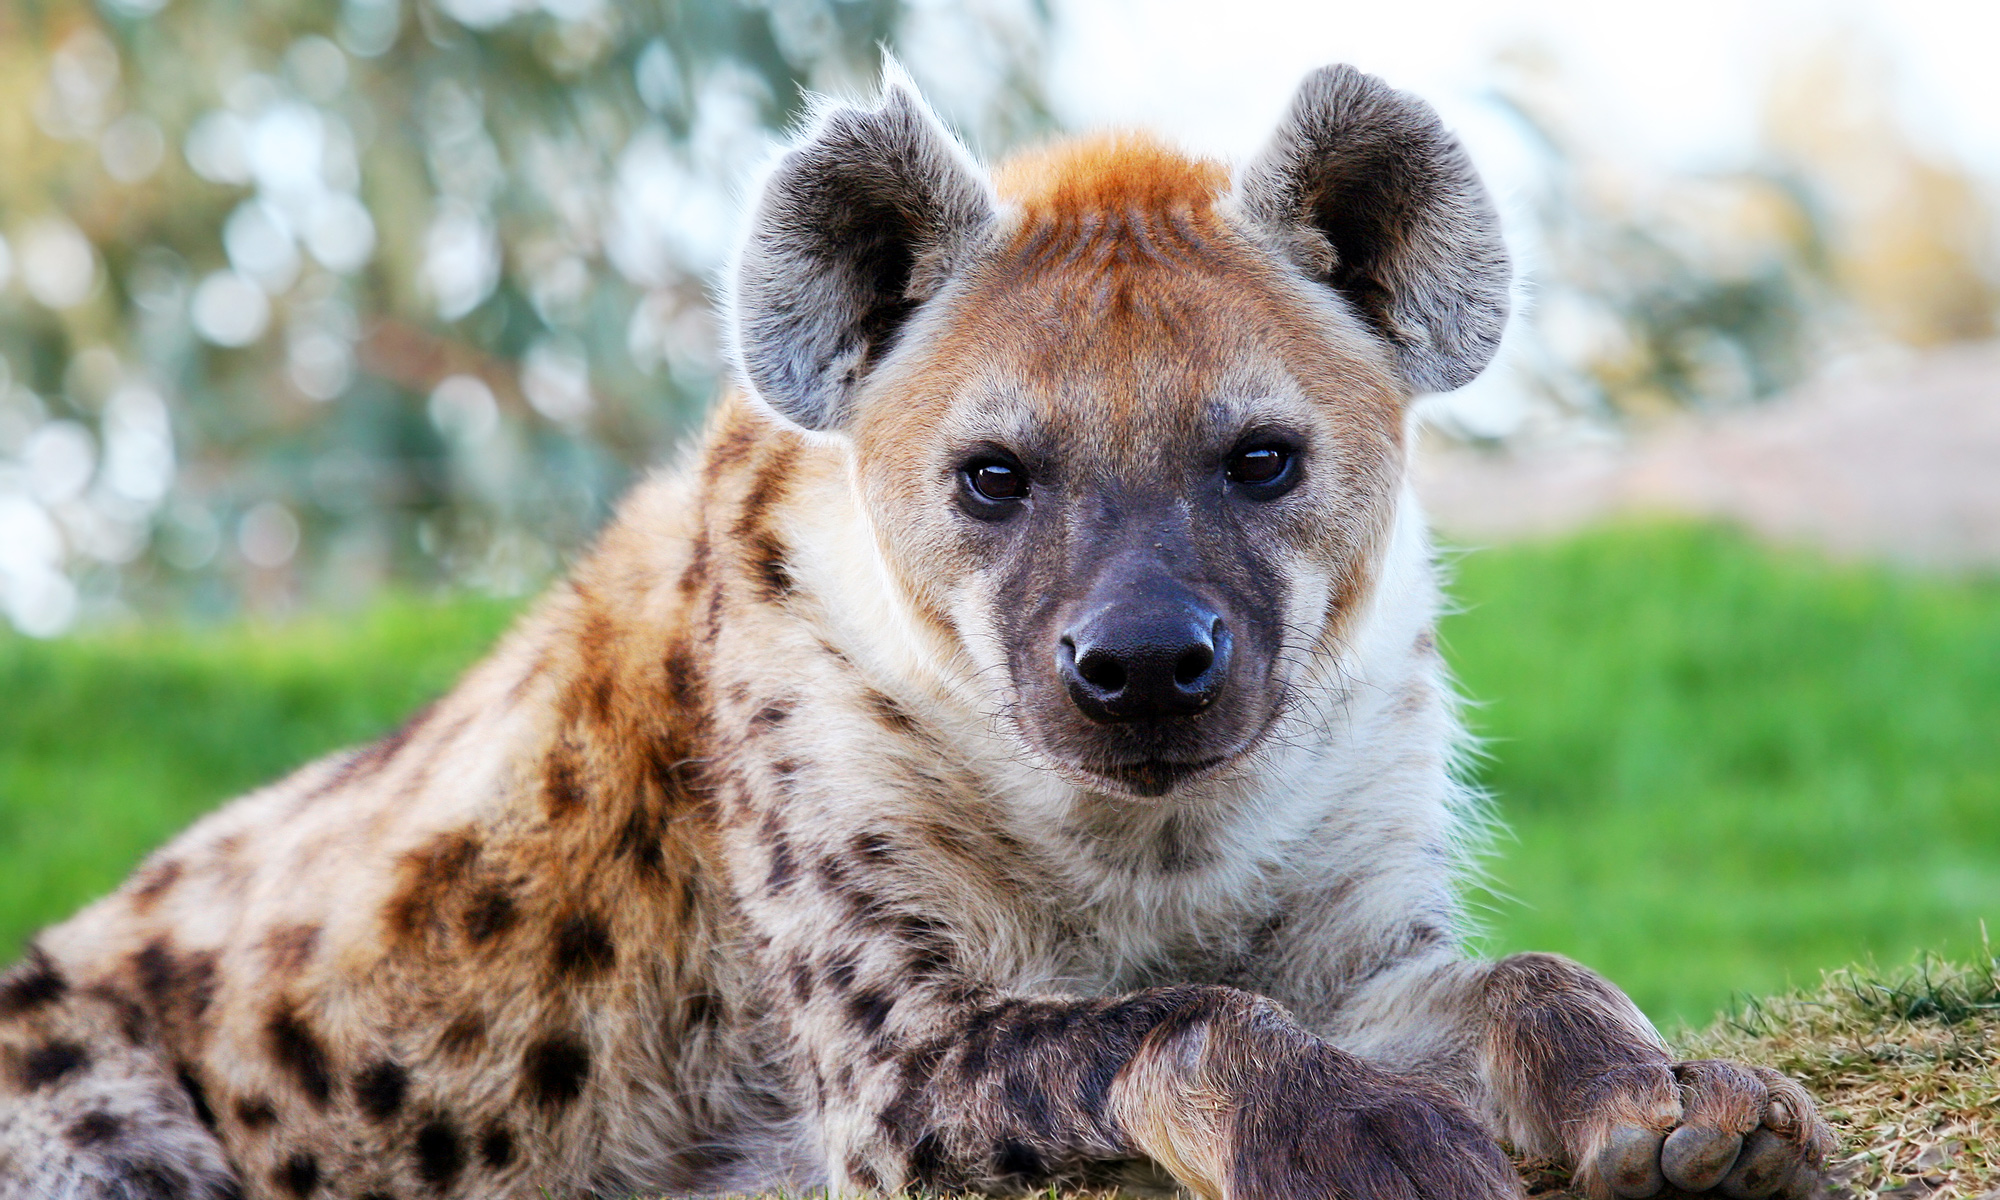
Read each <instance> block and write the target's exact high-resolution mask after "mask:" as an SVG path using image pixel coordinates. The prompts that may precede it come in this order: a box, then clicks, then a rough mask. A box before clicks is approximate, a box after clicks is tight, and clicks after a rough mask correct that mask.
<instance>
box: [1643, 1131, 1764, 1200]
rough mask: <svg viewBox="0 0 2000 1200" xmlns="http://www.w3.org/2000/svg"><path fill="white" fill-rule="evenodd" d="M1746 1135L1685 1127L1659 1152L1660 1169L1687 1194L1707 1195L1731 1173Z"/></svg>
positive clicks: (1669, 1139)
mask: <svg viewBox="0 0 2000 1200" xmlns="http://www.w3.org/2000/svg"><path fill="white" fill-rule="evenodd" d="M1742 1146H1743V1135H1742V1134H1739V1133H1731V1132H1729V1131H1728V1130H1726V1129H1716V1128H1713V1127H1704V1126H1699V1125H1683V1126H1681V1127H1680V1128H1679V1129H1676V1130H1674V1132H1673V1133H1672V1134H1671V1135H1669V1136H1668V1138H1667V1142H1666V1145H1665V1146H1663V1147H1661V1149H1660V1170H1661V1172H1662V1173H1663V1174H1665V1175H1666V1177H1667V1180H1668V1182H1670V1183H1672V1184H1673V1185H1674V1186H1675V1187H1677V1188H1679V1189H1680V1190H1681V1191H1684V1192H1705V1191H1707V1190H1709V1189H1710V1188H1712V1187H1714V1186H1715V1185H1716V1184H1718V1183H1720V1182H1721V1181H1722V1178H1723V1176H1725V1175H1727V1174H1728V1173H1729V1167H1730V1164H1731V1163H1734V1162H1735V1161H1736V1153H1737V1151H1738V1150H1740V1149H1741V1148H1742Z"/></svg>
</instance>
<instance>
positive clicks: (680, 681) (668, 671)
mask: <svg viewBox="0 0 2000 1200" xmlns="http://www.w3.org/2000/svg"><path fill="white" fill-rule="evenodd" d="M660 670H661V674H662V676H663V678H664V679H665V682H666V686H667V699H668V700H669V701H670V702H672V704H673V706H674V708H676V709H678V710H680V711H681V712H693V711H695V710H696V709H698V708H700V706H701V677H700V675H699V674H698V673H697V672H696V669H695V665H694V656H693V655H692V654H690V653H688V648H687V647H686V646H685V645H683V644H681V643H679V642H676V643H674V645H673V647H672V648H671V649H669V650H668V651H667V653H666V657H664V658H662V659H661V660H660Z"/></svg>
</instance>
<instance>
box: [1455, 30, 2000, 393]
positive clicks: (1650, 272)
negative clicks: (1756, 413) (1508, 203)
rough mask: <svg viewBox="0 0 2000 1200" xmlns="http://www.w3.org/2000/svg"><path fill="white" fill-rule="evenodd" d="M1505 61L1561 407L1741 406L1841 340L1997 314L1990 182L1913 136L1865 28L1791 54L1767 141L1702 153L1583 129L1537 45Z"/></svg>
mask: <svg viewBox="0 0 2000 1200" xmlns="http://www.w3.org/2000/svg"><path fill="white" fill-rule="evenodd" d="M1496 66H1497V70H1496V74H1495V86H1494V87H1493V89H1492V92H1491V94H1490V98H1491V99H1492V101H1493V102H1494V103H1495V104H1496V106H1497V107H1498V108H1499V109H1500V110H1502V111H1503V112H1505V113H1507V114H1508V115H1509V116H1511V117H1512V118H1513V119H1514V121H1515V123H1516V125H1517V127H1518V128H1519V129H1520V130H1521V131H1522V132H1523V133H1524V134H1525V135H1526V138H1527V141H1528V143H1529V144H1530V146H1531V147H1532V148H1533V149H1534V151H1535V152H1536V153H1537V155H1538V156H1539V158H1540V159H1541V162H1542V165H1543V170H1542V173H1541V174H1542V184H1541V186H1540V188H1539V189H1538V190H1537V191H1536V192H1535V193H1533V194H1532V195H1531V196H1530V197H1529V198H1528V199H1529V201H1530V204H1531V208H1532V212H1533V214H1534V216H1535V218H1536V219H1535V221H1534V226H1533V228H1532V229H1529V230H1525V231H1517V232H1519V233H1523V234H1525V236H1526V239H1527V240H1528V241H1530V242H1532V243H1533V251H1532V253H1531V255H1530V256H1529V257H1530V258H1531V259H1532V261H1534V262H1535V264H1536V265H1537V267H1538V268H1539V269H1538V271H1537V277H1536V278H1535V280H1534V293H1533V305H1532V308H1531V312H1532V320H1531V321H1529V322H1526V323H1524V329H1525V332H1526V335H1527V336H1526V337H1525V338H1524V339H1523V341H1524V342H1525V343H1526V344H1525V345H1524V346H1523V347H1522V350H1523V352H1524V353H1523V357H1524V359H1525V361H1526V363H1527V364H1528V366H1529V373H1530V374H1531V376H1532V377H1533V379H1534V382H1535V384H1536V385H1537V386H1538V388H1539V390H1541V391H1542V392H1543V393H1544V394H1545V395H1546V396H1547V397H1548V398H1549V399H1551V400H1553V401H1554V408H1555V409H1556V411H1558V412H1560V413H1563V414H1568V415H1572V416H1573V415H1576V414H1583V415H1585V416H1587V417H1591V418H1596V419H1600V420H1606V421H1610V422H1614V423H1620V422H1625V421H1629V420H1631V419H1634V418H1638V419H1645V418H1649V417H1655V416H1659V415H1661V414H1665V413H1669V412H1677V411H1681V410H1685V409H1689V408H1695V409H1717V408H1729V407H1734V406H1739V405H1742V404H1746V403H1751V402H1754V401H1758V400H1762V399H1765V398H1767V397H1770V396H1772V395H1775V394H1777V393H1778V392H1781V391H1783V390H1784V389H1786V388H1788V387H1790V386H1792V385H1793V384H1795V383H1798V382H1799V381H1801V380H1802V379H1803V378H1805V377H1806V376H1807V375H1808V374H1809V373H1811V372H1813V371H1815V370H1819V369H1822V368H1823V367H1824V366H1825V364H1826V363H1827V362H1828V360H1829V359H1831V358H1833V357H1835V356H1836V355H1838V354H1851V353H1855V352H1857V351H1866V350H1867V349H1869V348H1870V347H1874V346H1881V345H1888V344H1901V345H1906V346H1918V347H1922V346H1930V345H1936V344H1939V343H1942V342H1947V341H1953V340H1962V339H1968V338H1977V337H1986V336H1991V334H1992V333H1993V330H1994V318H1995V313H1996V311H2000V282H1996V281H2000V269H1996V268H2000V260H1996V253H1995V252H1996V246H1995V239H1994V234H1995V231H1996V229H2000V223H1996V214H1995V210H1994V207H1993V204H1992V202H1991V198H1990V197H1989V196H1988V195H1986V194H1985V193H1984V191H1983V190H1982V189H1981V187H1980V185H1979V183H1978V182H1977V181H1976V180H1975V179H1974V177H1973V176H1972V175H1971V174H1970V173H1969V172H1967V171H1966V170H1965V169H1964V168H1963V167H1962V166H1960V165H1958V164H1956V163H1953V162H1951V161H1949V160H1948V159H1946V158H1944V157H1942V156H1938V155H1934V154H1928V153H1925V152H1924V151H1922V150H1920V149H1919V148H1918V147H1917V145H1916V144H1915V139H1914V138H1913V136H1912V134H1911V132H1910V130H1909V129H1908V128H1907V126H1906V125H1905V123H1904V122H1902V121H1901V120H1899V119H1898V117H1897V115H1896V113H1895V112H1894V110H1893V96H1894V94H1895V89H1894V88H1893V86H1892V85H1891V81H1890V80H1889V79H1888V78H1887V76H1888V75H1889V74H1890V72H1889V70H1888V68H1887V65H1886V63H1885V62H1884V60H1883V59H1882V58H1881V57H1880V55H1879V54H1878V53H1875V52H1871V51H1870V49H1869V48H1867V47H1866V46H1864V45H1862V44H1860V43H1858V42H1856V41H1855V40H1854V39H1853V38H1851V37H1842V36H1835V37H1832V38H1829V39H1827V40H1825V41H1822V42H1817V43H1810V44H1808V46H1807V47H1806V48H1804V49H1803V50H1802V52H1801V53H1800V55H1799V56H1798V58H1797V59H1796V60H1795V61H1793V62H1790V63H1787V64H1782V65H1781V67H1780V69H1779V70H1777V71H1776V72H1774V75H1773V78H1772V82H1771V86H1770V88H1769V95H1768V97H1767V102H1766V105H1765V112H1764V114H1763V120H1762V130H1761V137H1760V139H1759V142H1760V144H1759V146H1758V147H1757V149H1756V150H1755V152H1754V153H1753V154H1752V155H1750V156H1749V157H1748V159H1747V160H1746V161H1743V162H1740V163H1738V164H1735V165H1733V166H1731V167H1729V168H1727V169H1720V170H1714V171H1708V172H1686V173H1663V172H1660V171H1658V170H1647V169H1645V168H1644V167H1643V166H1641V165H1639V164H1636V163H1634V162H1633V161H1632V160H1631V159H1630V157H1629V156H1628V155H1625V154H1623V153H1621V152H1620V148H1619V147H1616V146H1615V145H1611V144H1608V143H1607V142H1606V141H1604V140H1601V139H1600V140H1593V138H1592V137H1591V136H1590V134H1589V133H1587V132H1585V129H1584V128H1583V126H1585V125H1587V123H1588V114H1587V111H1586V110H1585V108H1584V106H1580V105H1578V104H1577V102H1576V98H1575V96H1574V94H1573V92H1574V88H1573V84H1572V83H1571V82H1570V81H1568V80H1566V79H1563V78H1562V77H1561V73H1560V72H1559V70H1558V69H1557V67H1556V64H1555V63H1554V61H1553V60H1552V59H1550V58H1548V57H1547V56H1546V55H1545V54H1542V53H1540V52H1538V51H1536V50H1534V49H1533V48H1519V49H1516V50H1514V51H1511V52H1509V53H1507V54H1505V55H1503V56H1502V57H1501V58H1500V60H1499V61H1498V63H1497V64H1496ZM1612 136H1614V137H1615V134H1613V135H1612Z"/></svg>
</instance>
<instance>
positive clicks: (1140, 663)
mask: <svg viewBox="0 0 2000 1200" xmlns="http://www.w3.org/2000/svg"><path fill="white" fill-rule="evenodd" d="M1229 645H1230V641H1229V629H1228V627H1227V626H1225V625H1224V624H1223V623H1222V618H1221V617H1219V616H1217V615H1215V614H1214V613H1212V612H1210V611H1209V610H1208V609H1207V608H1205V607H1203V606H1202V605H1200V604H1198V603H1195V602H1192V601H1169V602H1164V603H1161V602H1154V603H1139V604H1106V605H1102V606H1100V607H1098V608H1096V609H1094V610H1092V611H1091V612H1089V613H1086V614H1085V615H1084V616H1083V618H1082V619H1081V620H1079V621H1077V623H1076V624H1074V625H1072V626H1070V628H1069V631H1068V632H1066V633H1064V634H1063V637H1062V642H1061V644H1060V645H1059V647H1058V648H1057V651H1056V659H1057V666H1058V669H1059V670H1060V671H1061V672H1062V677H1063V683H1064V684H1066V685H1067V686H1068V687H1069V695H1070V699H1071V700H1073V701H1075V703H1076V706H1077V707H1078V708H1079V709H1082V710H1083V714H1084V715H1085V716H1087V717H1089V718H1090V719H1091V720H1093V721H1140V720H1146V719H1148V718H1158V717H1179V716H1186V715H1187V714H1189V713H1197V712H1200V711H1201V710H1202V709H1204V708H1207V707H1208V706H1209V705H1211V704H1213V703H1215V698H1216V697H1217V696H1218V695H1220V694H1221V693H1222V685H1223V683H1224V682H1225V681H1227V680H1228V678H1229Z"/></svg>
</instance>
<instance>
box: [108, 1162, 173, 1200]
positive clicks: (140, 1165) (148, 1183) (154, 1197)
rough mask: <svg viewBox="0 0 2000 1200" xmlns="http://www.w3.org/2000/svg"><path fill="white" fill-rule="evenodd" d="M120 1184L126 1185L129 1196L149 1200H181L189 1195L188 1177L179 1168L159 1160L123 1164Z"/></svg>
mask: <svg viewBox="0 0 2000 1200" xmlns="http://www.w3.org/2000/svg"><path fill="white" fill-rule="evenodd" d="M119 1168H120V1172H119V1173H120V1175H121V1176H122V1178H121V1180H120V1182H122V1183H123V1184H124V1185H125V1188H126V1194H127V1195H136V1196H145V1197H147V1200H181V1197H183V1196H185V1195H187V1194H188V1177H187V1176H186V1175H185V1174H183V1173H182V1172H181V1170H180V1168H179V1167H176V1166H174V1165H173V1164H171V1163H164V1162H161V1161H159V1160H158V1159H154V1160H152V1161H150V1162H148V1161H145V1160H141V1161H138V1162H131V1161H126V1162H121V1163H120V1164H119Z"/></svg>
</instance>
